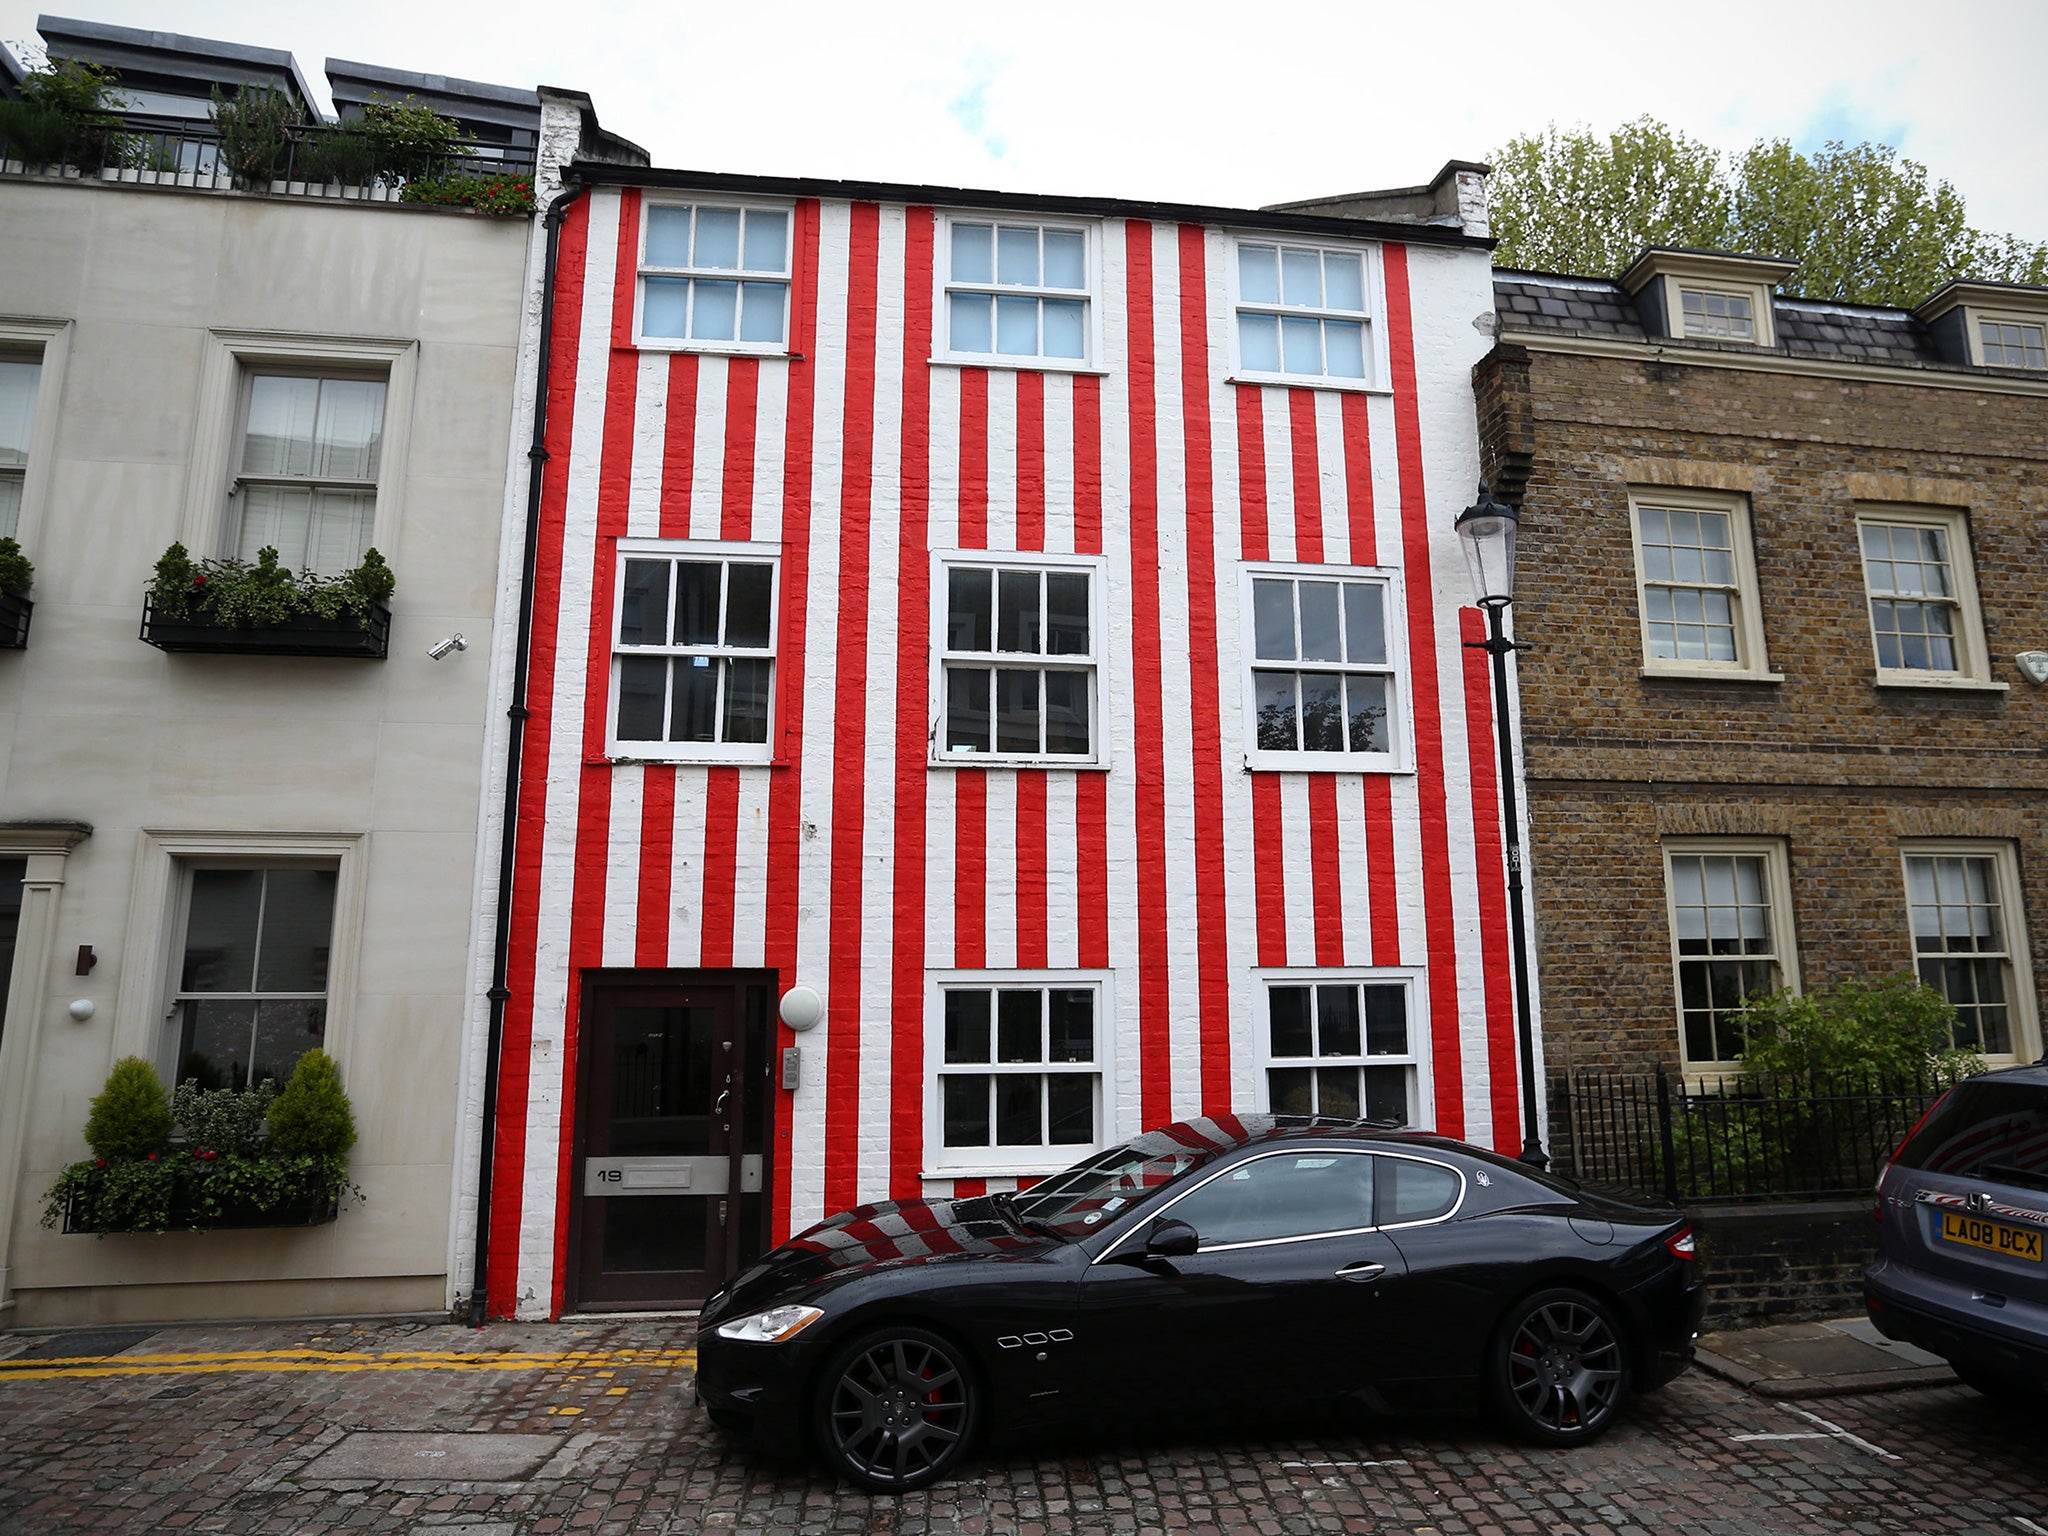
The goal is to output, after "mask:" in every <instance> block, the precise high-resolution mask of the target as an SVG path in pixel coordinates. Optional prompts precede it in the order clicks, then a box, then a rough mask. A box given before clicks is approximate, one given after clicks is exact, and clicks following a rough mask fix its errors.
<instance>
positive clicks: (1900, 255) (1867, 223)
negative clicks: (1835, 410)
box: [1492, 117, 2048, 305]
mask: <svg viewBox="0 0 2048 1536" xmlns="http://www.w3.org/2000/svg"><path fill="white" fill-rule="evenodd" d="M1493 166H1494V176H1493V187H1492V198H1493V228H1494V233H1495V235H1497V236H1498V237H1499V238H1500V242H1501V244H1500V251H1499V255H1498V260H1499V261H1500V262H1501V264H1502V265H1504V266H1511V267H1527V268H1534V269H1537V270H1542V271H1559V272H1583V273H1588V274H1591V275H1594V276H1609V277H1611V276H1614V275H1615V274H1617V273H1619V272H1620V271H1621V270H1622V269H1623V268H1624V267H1625V266H1626V265H1627V264H1628V262H1629V261H1630V260H1631V259H1632V258H1633V257H1634V256H1635V254H1636V253H1637V252H1638V251H1640V250H1641V249H1642V248H1643V247H1644V246H1646V245H1679V246H1694V247H1698V248H1702V249H1707V250H1736V251H1760V252H1763V253H1765V254H1768V255H1772V256H1783V257H1786V258H1788V259H1790V260H1794V261H1797V262H1799V263H1800V270H1799V271H1798V272H1797V273H1796V274H1794V276H1793V278H1792V280H1791V282H1790V283H1789V284H1788V285H1787V291H1789V292H1795V293H1800V294H1804V295H1805V296H1807V297H1809V298H1826V299H1840V300H1845V301H1848V302H1851V303H1868V304H1897V305H1910V304H1916V303H1918V302H1919V301H1920V300H1922V299H1924V298H1926V297H1927V295H1928V294H1930V293H1932V292H1933V291H1934V290H1935V289H1936V288H1938V287H1940V286H1941V285H1942V284H1943V283H1945V282H1948V281H1950V280H1951V279H1954V278H1963V277H1969V278H1979V279H1990V280H2002V281H2007V282H2032V283H2040V282H2048V243H2034V242H2029V241H2025V240H2021V239H2018V238H2016V237H2014V236H2011V235H1998V234H1987V233H1986V232H1984V231H1982V230H1979V229H1976V228H1974V227H1973V226H1972V225H1971V224H1970V223H1969V221H1968V216H1967V210H1966V209H1965V207H1964V204H1963V197H1962V194H1961V193H1960V192H1958V191H1957V190H1956V189H1955V187H1954V186H1953V185H1951V184H1950V183H1949V182H1946V181H1937V180H1934V179H1933V178H1932V177H1930V176H1929V174H1928V171H1927V168H1926V167H1925V166H1923V165H1921V164H1920V163H1919V162H1918V161H1915V160H1909V159H1906V158H1905V157H1903V156H1901V155H1900V154H1899V153H1898V151H1896V150H1894V149H1892V148H1890V147H1888V146H1886V145H1883V144H1868V143H1865V144H1857V145H1853V146H1852V145H1845V144H1843V143H1841V142H1839V141H1833V142H1830V143H1829V144H1828V145H1827V146H1826V147H1825V148H1823V149H1821V150H1819V151H1817V152H1816V153H1814V154H1811V155H1808V154H1805V153H1803V152H1801V151H1799V150H1797V149H1794V148H1793V147H1792V145H1791V144H1789V143H1787V142H1786V141H1785V140H1783V139H1775V140H1773V139H1765V140H1759V141H1758V142H1757V143H1755V144H1753V145H1751V146H1750V148H1749V149H1747V150H1746V151H1743V152H1742V153H1740V154H1735V155H1727V156H1724V155H1722V154H1721V153H1720V152H1719V151H1718V150H1715V149H1713V148H1712V147H1710V146H1708V145H1706V144H1703V143H1701V142H1700V141H1699V140H1697V139H1692V138H1688V137H1687V136H1686V135H1685V134H1683V133H1680V132H1679V131H1678V130H1676V129H1673V128H1670V127H1667V126H1666V125H1665V124H1663V123H1660V122H1658V121H1656V120H1655V119H1653V118H1649V117H1642V118H1638V119H1637V120H1636V121H1634V122H1632V123H1625V124H1623V125H1622V126H1621V127H1620V128H1618V129H1616V130H1615V131H1614V133H1612V134H1611V135H1608V136H1606V137H1604V138H1603V137H1602V136H1601V135H1599V134H1597V133H1595V132H1593V131H1592V130H1590V129H1573V130H1569V131H1566V130H1560V129H1559V128H1558V127H1557V126H1556V125H1555V124H1552V125H1551V126H1550V127H1549V128H1547V129H1545V130H1544V132H1542V133H1541V134H1521V135H1518V136H1516V137H1515V138H1513V139H1510V140H1509V141H1508V143H1507V144H1506V145H1505V146H1504V147H1503V148H1502V149H1501V150H1499V151H1498V152H1497V153H1496V154H1495V156H1494V158H1493Z"/></svg>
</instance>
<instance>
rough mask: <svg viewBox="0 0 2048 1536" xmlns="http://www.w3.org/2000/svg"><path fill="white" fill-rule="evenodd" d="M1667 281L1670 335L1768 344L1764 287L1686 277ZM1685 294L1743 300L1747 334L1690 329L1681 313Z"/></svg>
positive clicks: (1748, 344)
mask: <svg viewBox="0 0 2048 1536" xmlns="http://www.w3.org/2000/svg"><path fill="white" fill-rule="evenodd" d="M1668 281H1669V283H1670V287H1669V290H1668V296H1669V298H1670V302H1671V315H1670V320H1671V325H1670V330H1671V334H1672V335H1673V336H1676V337H1679V338H1681V339H1682V340H1686V341H1718V342H1724V343H1726V344H1727V345H1729V346H1736V347H1761V346H1769V345H1771V296H1770V293H1769V292H1768V291H1767V290H1766V289H1764V288H1762V287H1761V286H1759V285H1756V284H1751V283H1706V282H1700V281H1698V280H1697V279H1695V278H1690V277H1672V278H1670V279H1668ZM1689 293H1696V294H1698V295H1699V296H1700V297H1701V298H1703V299H1745V300H1747V301H1748V303H1749V328H1750V334H1749V335H1747V336H1716V335H1715V334H1713V332H1711V331H1695V330H1694V329H1692V327H1691V325H1690V324H1688V317H1687V315H1686V312H1685V296H1686V295H1687V294H1689Z"/></svg>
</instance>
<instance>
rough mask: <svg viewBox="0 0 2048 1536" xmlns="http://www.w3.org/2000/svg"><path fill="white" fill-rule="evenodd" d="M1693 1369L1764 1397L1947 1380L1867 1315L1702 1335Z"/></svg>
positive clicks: (1932, 1359) (1927, 1358) (1937, 1366)
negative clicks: (1697, 1363)
mask: <svg viewBox="0 0 2048 1536" xmlns="http://www.w3.org/2000/svg"><path fill="white" fill-rule="evenodd" d="M1699 1365H1700V1369H1702V1370H1704V1371H1706V1372H1708V1373H1709V1374H1711V1375H1715V1376H1718V1377H1720V1378H1721V1379H1722V1380H1723V1381H1732V1382H1734V1383H1735V1385H1737V1386H1738V1387H1743V1388H1746V1389H1747V1390H1749V1391H1751V1392H1756V1393H1759V1394H1761V1395H1762V1396H1765V1397H1782V1398H1809V1397H1847V1396H1850V1395H1852V1394H1855V1393H1859V1392H1892V1391H1897V1390H1898V1389H1900V1388H1902V1387H1940V1386H1949V1385H1953V1384H1954V1382H1955V1379H1956V1377H1955V1372H1953V1371H1951V1370H1950V1369H1949V1368H1948V1364H1947V1362H1946V1361H1944V1360H1943V1359H1942V1358H1941V1357H1940V1356H1939V1355H1930V1354H1929V1353H1927V1351H1926V1350H1924V1349H1916V1348H1914V1347H1913V1346H1912V1345H1911V1344H1899V1343H1895V1342H1894V1341H1893V1340H1891V1339H1888V1338H1886V1337H1885V1336H1884V1335H1883V1334H1881V1333H1879V1332H1878V1331H1877V1326H1876V1325H1875V1324H1874V1323H1872V1322H1871V1321H1870V1319H1869V1318H1867V1317H1844V1318H1837V1319H1834V1320H1833V1321H1831V1322H1822V1323H1780V1324H1777V1325H1775V1326H1772V1327H1769V1328H1745V1329H1741V1330H1739V1331H1730V1332H1727V1333H1709V1334H1702V1335H1701V1337H1700V1341H1699Z"/></svg>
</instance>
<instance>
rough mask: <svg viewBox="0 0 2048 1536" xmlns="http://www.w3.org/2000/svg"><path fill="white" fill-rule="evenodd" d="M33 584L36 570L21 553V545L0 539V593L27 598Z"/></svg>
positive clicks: (10, 540)
mask: <svg viewBox="0 0 2048 1536" xmlns="http://www.w3.org/2000/svg"><path fill="white" fill-rule="evenodd" d="M35 582H36V568H35V567H34V566H33V565H31V564H29V559H28V556H27V555H24V554H23V553H22V552H21V545H19V544H18V543H16V542H15V541H14V540H13V539H0V592H4V593H6V594H7V595H8V596H9V597H27V596H28V589H29V588H30V587H32V586H34V585H35Z"/></svg>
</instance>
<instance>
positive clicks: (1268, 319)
mask: <svg viewBox="0 0 2048 1536" xmlns="http://www.w3.org/2000/svg"><path fill="white" fill-rule="evenodd" d="M1237 350H1238V355H1239V361H1240V362H1241V363H1242V364H1243V365H1244V367H1246V368H1247V369H1250V370H1251V371H1253V372H1255V373H1278V372H1279V371H1280V322H1279V320H1277V319H1276V318H1275V317H1273V316H1272V315H1239V316H1238V317H1237Z"/></svg>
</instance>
